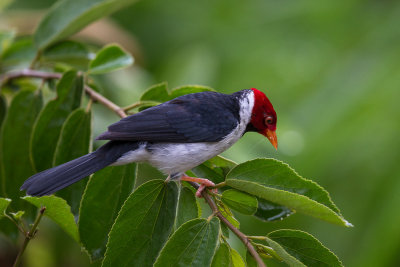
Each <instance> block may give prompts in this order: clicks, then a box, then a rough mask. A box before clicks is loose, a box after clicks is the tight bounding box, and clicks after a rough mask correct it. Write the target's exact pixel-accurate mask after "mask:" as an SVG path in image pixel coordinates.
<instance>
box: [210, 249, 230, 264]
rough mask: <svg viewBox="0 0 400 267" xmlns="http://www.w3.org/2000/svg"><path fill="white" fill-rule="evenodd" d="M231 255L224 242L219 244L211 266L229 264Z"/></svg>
mask: <svg viewBox="0 0 400 267" xmlns="http://www.w3.org/2000/svg"><path fill="white" fill-rule="evenodd" d="M230 264H231V255H230V248H229V246H228V245H227V244H226V243H221V244H219V247H218V249H217V251H216V252H215V254H214V257H213V260H212V263H211V267H221V266H228V267H229V266H230Z"/></svg>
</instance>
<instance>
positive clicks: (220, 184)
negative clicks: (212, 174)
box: [211, 182, 226, 189]
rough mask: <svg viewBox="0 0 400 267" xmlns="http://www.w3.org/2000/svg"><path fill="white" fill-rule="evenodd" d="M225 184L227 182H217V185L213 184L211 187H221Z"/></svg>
mask: <svg viewBox="0 0 400 267" xmlns="http://www.w3.org/2000/svg"><path fill="white" fill-rule="evenodd" d="M224 186H226V182H222V183H219V184H216V185H215V186H213V187H211V188H213V189H214V188H220V187H224Z"/></svg>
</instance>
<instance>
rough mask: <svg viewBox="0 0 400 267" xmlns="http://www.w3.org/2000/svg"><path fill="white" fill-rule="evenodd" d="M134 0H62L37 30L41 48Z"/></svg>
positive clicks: (36, 33) (50, 11)
mask: <svg viewBox="0 0 400 267" xmlns="http://www.w3.org/2000/svg"><path fill="white" fill-rule="evenodd" d="M133 2H134V0H61V1H58V2H56V3H55V4H54V5H53V6H52V8H51V9H50V10H49V12H48V13H47V14H46V15H45V16H44V18H43V19H42V20H41V22H40V24H39V26H38V28H37V29H36V32H35V36H34V37H35V43H36V45H37V46H38V47H39V48H40V49H43V48H44V47H46V46H48V45H50V44H52V43H54V42H56V41H59V40H62V39H65V38H67V37H68V36H71V35H72V34H74V33H76V32H78V31H80V30H81V29H83V28H84V27H85V26H87V25H88V24H90V23H92V22H93V21H95V20H97V19H100V18H102V17H105V16H108V15H110V14H111V13H113V12H115V11H117V10H118V9H121V8H123V7H126V6H128V5H129V4H131V3H133Z"/></svg>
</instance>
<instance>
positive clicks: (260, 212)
mask: <svg viewBox="0 0 400 267" xmlns="http://www.w3.org/2000/svg"><path fill="white" fill-rule="evenodd" d="M257 200H258V207H257V212H256V213H255V214H254V216H255V217H257V218H258V219H261V220H263V221H267V222H272V221H277V220H283V219H284V218H286V217H289V216H290V215H292V214H293V213H294V211H293V210H291V209H289V208H288V207H285V206H283V205H279V204H276V203H272V202H271V201H268V200H265V199H262V198H257Z"/></svg>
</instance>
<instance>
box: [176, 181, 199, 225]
mask: <svg viewBox="0 0 400 267" xmlns="http://www.w3.org/2000/svg"><path fill="white" fill-rule="evenodd" d="M199 216H200V215H199V209H198V206H197V202H196V197H195V195H194V194H193V192H192V191H191V190H190V189H189V188H187V187H185V186H184V187H182V189H181V192H180V194H179V201H178V211H177V213H176V221H175V229H177V228H179V226H181V225H182V224H184V223H185V222H187V221H189V220H191V219H194V218H198V217H199Z"/></svg>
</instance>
